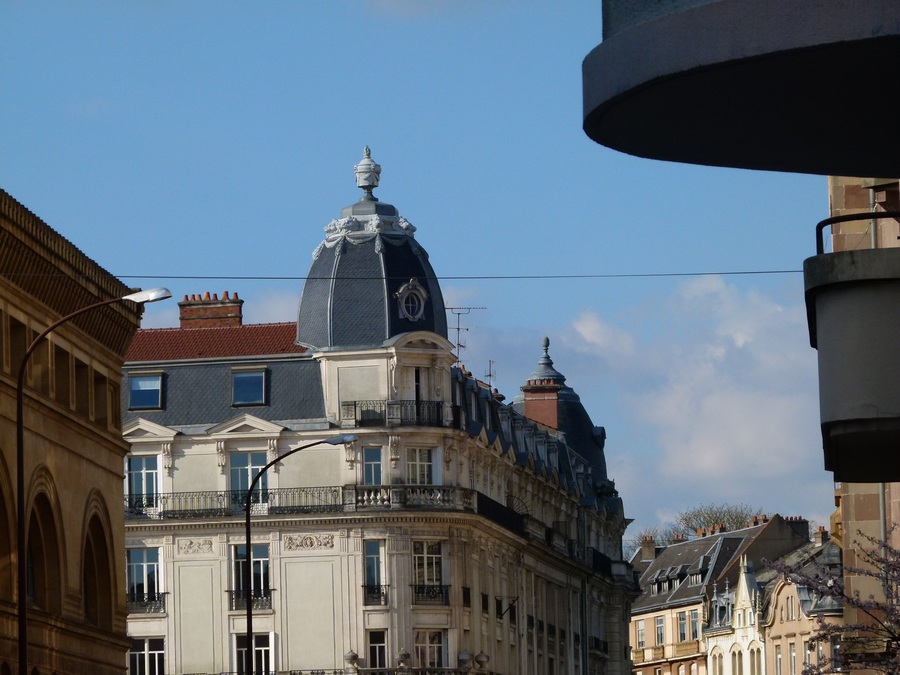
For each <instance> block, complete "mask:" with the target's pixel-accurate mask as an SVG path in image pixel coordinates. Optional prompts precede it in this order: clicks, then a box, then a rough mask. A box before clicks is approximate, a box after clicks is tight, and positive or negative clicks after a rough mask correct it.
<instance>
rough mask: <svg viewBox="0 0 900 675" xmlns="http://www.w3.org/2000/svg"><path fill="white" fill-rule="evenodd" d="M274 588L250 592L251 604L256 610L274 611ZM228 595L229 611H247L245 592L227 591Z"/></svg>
mask: <svg viewBox="0 0 900 675" xmlns="http://www.w3.org/2000/svg"><path fill="white" fill-rule="evenodd" d="M274 590H275V589H274V588H254V589H253V590H252V591H250V602H251V603H252V605H253V609H254V610H265V609H272V591H274ZM225 592H226V593H228V597H229V602H228V609H230V610H232V611H237V610H245V609H247V594H246V593H244V591H225Z"/></svg>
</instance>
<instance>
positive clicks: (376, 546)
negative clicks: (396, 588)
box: [363, 539, 387, 605]
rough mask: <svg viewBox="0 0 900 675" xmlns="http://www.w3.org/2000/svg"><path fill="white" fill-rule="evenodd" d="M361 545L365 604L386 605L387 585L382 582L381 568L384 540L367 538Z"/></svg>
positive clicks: (382, 572)
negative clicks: (362, 548) (364, 576)
mask: <svg viewBox="0 0 900 675" xmlns="http://www.w3.org/2000/svg"><path fill="white" fill-rule="evenodd" d="M363 546H364V550H365V565H366V570H365V572H366V584H365V586H364V587H363V594H364V600H365V604H367V605H386V604H387V586H386V585H385V584H384V570H383V568H382V552H383V551H384V541H383V540H381V539H367V540H366V541H365V543H364V545H363Z"/></svg>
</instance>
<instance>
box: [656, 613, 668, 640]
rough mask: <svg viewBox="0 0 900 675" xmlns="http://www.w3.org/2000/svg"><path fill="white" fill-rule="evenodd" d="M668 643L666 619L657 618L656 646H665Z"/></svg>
mask: <svg viewBox="0 0 900 675" xmlns="http://www.w3.org/2000/svg"><path fill="white" fill-rule="evenodd" d="M665 643H666V624H665V619H664V618H663V617H661V616H658V617H656V645H657V646H660V645H664V644H665Z"/></svg>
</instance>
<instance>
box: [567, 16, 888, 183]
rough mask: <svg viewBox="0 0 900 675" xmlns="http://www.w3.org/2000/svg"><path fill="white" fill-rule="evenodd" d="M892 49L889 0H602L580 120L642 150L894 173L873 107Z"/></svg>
mask: <svg viewBox="0 0 900 675" xmlns="http://www.w3.org/2000/svg"><path fill="white" fill-rule="evenodd" d="M898 60H900V17H898V14H897V5H896V3H895V2H893V1H892V0H796V1H793V2H783V1H782V0H667V1H665V2H660V1H658V0H603V42H602V43H601V44H600V45H598V46H597V47H596V48H595V49H594V50H593V51H591V53H590V54H588V56H587V58H585V60H584V65H583V76H584V130H585V132H586V133H587V135H588V136H590V137H591V138H592V139H594V140H595V141H597V142H598V143H601V144H603V145H606V146H608V147H610V148H613V149H616V150H621V151H622V152H627V153H629V154H632V155H638V156H641V157H649V158H654V159H666V160H672V161H676V162H689V163H693V164H707V165H713V166H732V167H740V168H747V169H768V170H775V171H793V172H800V173H819V174H823V175H846V176H870V175H886V176H896V175H900V166H898V160H897V158H896V156H895V153H894V152H893V148H896V147H898V146H900V130H898V129H897V126H896V125H895V124H893V123H891V122H890V121H888V119H887V117H879V116H878V115H875V114H873V110H874V109H875V108H873V106H877V102H878V101H879V99H880V98H881V97H882V96H883V95H884V94H882V93H881V92H883V91H884V74H885V67H888V68H889V66H888V65H887V64H893V63H897V61H898ZM849 120H856V121H858V122H859V123H850V122H848V121H849Z"/></svg>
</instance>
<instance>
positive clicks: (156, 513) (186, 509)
mask: <svg viewBox="0 0 900 675" xmlns="http://www.w3.org/2000/svg"><path fill="white" fill-rule="evenodd" d="M246 501H247V493H246V492H243V491H230V490H228V491H225V492H213V491H203V492H168V493H159V494H152V495H127V496H126V497H125V519H126V520H141V519H145V518H150V519H158V520H162V519H168V518H173V519H174V518H223V517H226V516H241V515H243V514H244V509H245V505H246ZM342 502H343V498H342V493H341V488H340V487H304V488H279V489H277V490H259V491H258V492H255V493H254V494H253V499H252V504H251V507H250V508H251V513H252V514H254V515H280V514H292V513H317V512H328V511H341V510H342V509H343V503H342Z"/></svg>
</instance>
